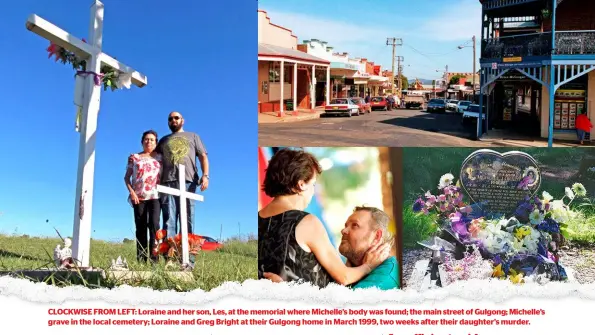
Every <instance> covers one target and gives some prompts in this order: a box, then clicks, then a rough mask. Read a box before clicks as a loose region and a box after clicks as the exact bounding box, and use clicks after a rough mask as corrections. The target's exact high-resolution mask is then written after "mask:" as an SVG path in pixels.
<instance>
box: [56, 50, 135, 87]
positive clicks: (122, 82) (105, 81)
mask: <svg viewBox="0 0 595 335" xmlns="http://www.w3.org/2000/svg"><path fill="white" fill-rule="evenodd" d="M82 40H83V42H85V43H86V42H87V41H85V39H84V38H83V39H82ZM46 51H47V52H48V58H51V57H52V56H53V57H54V60H55V61H56V62H57V61H60V62H62V64H66V63H68V64H70V65H72V68H73V69H74V70H76V71H77V73H76V75H89V74H91V75H94V76H95V77H94V78H95V84H96V85H100V84H102V85H103V90H104V91H106V90H107V89H108V88H111V90H112V91H114V90H116V89H120V88H123V87H126V88H130V85H131V81H132V75H130V74H127V73H124V72H120V71H118V70H116V69H114V68H112V67H111V66H107V65H103V66H102V67H101V73H91V72H88V71H87V62H86V60H84V59H80V58H78V57H77V56H76V55H75V54H74V52H71V51H68V50H66V49H65V48H63V47H61V46H59V45H57V44H55V43H53V42H50V46H49V47H48V48H47V49H46Z"/></svg>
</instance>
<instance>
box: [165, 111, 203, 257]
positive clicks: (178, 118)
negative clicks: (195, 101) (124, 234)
mask: <svg viewBox="0 0 595 335" xmlns="http://www.w3.org/2000/svg"><path fill="white" fill-rule="evenodd" d="M167 124H168V126H169V129H170V130H171V134H169V135H167V136H165V137H163V138H162V139H161V140H160V141H159V144H158V145H157V151H158V152H159V153H161V154H162V156H163V163H162V166H163V171H162V173H161V182H160V183H161V185H163V186H167V187H171V188H175V189H179V183H180V182H184V183H185V184H186V191H188V192H192V193H195V192H196V189H197V188H200V190H201V191H205V190H206V189H207V188H208V187H209V160H208V158H207V150H206V149H205V147H204V145H203V143H202V141H201V139H200V137H199V136H198V135H197V134H195V133H192V132H188V131H184V118H183V117H182V114H180V113H178V112H175V111H174V112H171V113H170V114H169V116H168V118H167ZM197 159H198V161H199V163H200V168H201V170H202V175H200V176H199V174H198V167H197V164H196V160H197ZM179 164H183V165H184V167H185V170H186V178H185V179H186V180H178V179H179V171H178V170H179V169H178V165H179ZM186 201H187V204H186V208H187V209H188V210H187V213H188V234H191V233H193V225H194V200H191V199H188V200H186ZM161 209H162V214H163V229H165V230H166V231H167V236H168V237H174V236H176V235H177V234H178V233H180V232H181V229H180V225H179V224H178V223H179V222H180V218H179V216H180V199H179V198H178V197H177V196H173V195H171V194H163V195H162V202H161ZM190 263H191V266H194V257H193V255H190Z"/></svg>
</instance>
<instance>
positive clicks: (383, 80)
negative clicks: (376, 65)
mask: <svg viewBox="0 0 595 335" xmlns="http://www.w3.org/2000/svg"><path fill="white" fill-rule="evenodd" d="M370 81H375V82H379V83H383V82H385V81H388V78H386V77H382V76H370Z"/></svg>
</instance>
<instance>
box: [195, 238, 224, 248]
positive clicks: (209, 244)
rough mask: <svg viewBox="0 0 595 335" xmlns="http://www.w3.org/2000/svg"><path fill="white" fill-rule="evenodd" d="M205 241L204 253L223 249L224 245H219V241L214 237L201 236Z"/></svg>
mask: <svg viewBox="0 0 595 335" xmlns="http://www.w3.org/2000/svg"><path fill="white" fill-rule="evenodd" d="M200 237H202V238H204V239H205V243H204V244H203V245H202V250H204V251H214V250H218V249H221V248H223V244H222V243H219V241H217V240H215V239H214V238H212V237H208V236H200Z"/></svg>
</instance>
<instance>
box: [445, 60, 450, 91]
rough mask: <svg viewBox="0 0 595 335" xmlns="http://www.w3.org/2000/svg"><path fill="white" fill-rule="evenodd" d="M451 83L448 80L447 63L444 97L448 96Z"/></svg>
mask: <svg viewBox="0 0 595 335" xmlns="http://www.w3.org/2000/svg"><path fill="white" fill-rule="evenodd" d="M449 85H450V83H449V82H448V65H446V72H444V99H446V97H447V96H448V86H449Z"/></svg>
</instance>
